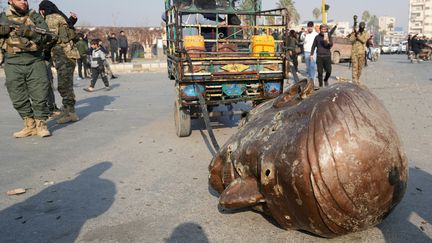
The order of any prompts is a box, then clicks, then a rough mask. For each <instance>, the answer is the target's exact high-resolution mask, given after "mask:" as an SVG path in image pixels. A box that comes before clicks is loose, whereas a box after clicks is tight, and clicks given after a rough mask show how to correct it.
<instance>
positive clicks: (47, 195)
mask: <svg viewBox="0 0 432 243" xmlns="http://www.w3.org/2000/svg"><path fill="white" fill-rule="evenodd" d="M111 167H112V163H111V162H102V163H99V164H96V165H94V166H92V167H90V168H88V169H86V170H84V171H81V172H80V174H79V175H78V176H77V177H76V178H75V179H73V180H69V181H65V182H61V183H59V184H55V185H53V186H50V187H48V188H46V189H44V190H43V191H41V192H40V193H38V194H36V195H34V196H32V197H30V198H28V199H26V200H25V201H23V202H20V203H17V204H15V205H13V206H11V207H9V208H6V209H4V210H3V211H1V212H0V242H66V243H68V242H75V240H76V238H77V237H78V235H79V233H80V230H81V228H82V226H83V225H84V224H85V223H86V221H87V220H89V219H92V218H96V217H98V216H100V215H102V214H103V213H105V212H106V211H107V210H108V209H109V208H110V207H111V205H112V204H113V202H114V196H115V194H116V187H115V184H114V183H113V182H111V181H109V180H106V179H102V178H100V176H101V175H102V174H103V173H104V172H105V171H107V170H109V169H110V168H111Z"/></svg>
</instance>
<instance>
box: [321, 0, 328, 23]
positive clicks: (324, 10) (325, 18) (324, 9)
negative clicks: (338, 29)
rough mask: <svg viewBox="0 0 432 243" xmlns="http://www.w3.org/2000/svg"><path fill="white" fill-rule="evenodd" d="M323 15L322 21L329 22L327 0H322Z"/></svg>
mask: <svg viewBox="0 0 432 243" xmlns="http://www.w3.org/2000/svg"><path fill="white" fill-rule="evenodd" d="M321 13H322V14H321V16H322V23H323V24H327V10H326V1H325V0H322V8H321Z"/></svg>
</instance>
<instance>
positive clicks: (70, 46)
mask: <svg viewBox="0 0 432 243" xmlns="http://www.w3.org/2000/svg"><path fill="white" fill-rule="evenodd" d="M39 12H40V13H41V14H42V16H43V17H44V18H45V21H46V22H47V24H48V27H49V28H50V30H51V31H52V32H54V33H55V34H56V35H57V36H58V38H57V39H56V40H55V44H54V46H53V48H52V51H51V53H52V58H53V61H54V65H55V68H56V69H57V73H58V78H57V80H58V91H59V93H60V95H61V97H62V98H63V102H62V103H63V107H64V110H63V115H62V117H61V118H59V119H58V120H57V123H59V124H64V123H68V122H76V121H78V120H79V117H78V115H77V114H76V113H75V103H76V101H75V93H74V90H73V74H74V71H75V66H76V60H77V59H79V58H80V56H79V53H78V50H77V48H76V46H75V44H74V40H75V39H76V38H77V36H76V32H75V29H74V27H73V26H74V24H75V23H76V18H75V19H74V20H72V19H70V18H68V17H66V15H65V14H64V13H63V12H61V11H60V10H59V9H58V8H57V6H56V5H55V4H54V3H52V2H51V1H48V0H43V1H42V2H41V3H40V4H39Z"/></svg>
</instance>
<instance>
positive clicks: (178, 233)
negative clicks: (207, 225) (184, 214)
mask: <svg viewBox="0 0 432 243" xmlns="http://www.w3.org/2000/svg"><path fill="white" fill-rule="evenodd" d="M165 242H166V243H174V242H175V243H177V242H201V243H207V242H209V240H208V237H207V235H206V233H205V232H204V230H203V228H202V227H201V226H200V225H199V224H196V223H184V224H181V225H179V226H177V227H176V228H175V229H174V231H173V232H172V234H171V236H170V238H169V239H166V240H165Z"/></svg>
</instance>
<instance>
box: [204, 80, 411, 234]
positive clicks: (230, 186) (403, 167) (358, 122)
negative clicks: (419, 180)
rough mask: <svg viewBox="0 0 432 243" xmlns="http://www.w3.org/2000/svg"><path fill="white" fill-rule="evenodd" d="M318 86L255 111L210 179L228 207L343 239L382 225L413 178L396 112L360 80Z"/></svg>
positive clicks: (302, 87)
mask: <svg viewBox="0 0 432 243" xmlns="http://www.w3.org/2000/svg"><path fill="white" fill-rule="evenodd" d="M312 91H313V83H311V82H310V81H309V82H308V81H306V80H304V81H301V82H300V83H299V84H297V85H295V86H293V87H291V89H290V90H288V91H287V92H285V93H284V94H282V95H281V96H280V97H278V98H276V99H275V100H271V101H268V102H266V103H264V104H262V105H260V106H258V107H256V108H255V109H254V110H252V111H251V112H250V114H249V115H248V116H247V117H246V118H245V119H244V120H243V121H242V122H241V124H240V129H239V132H238V133H237V134H235V135H233V136H232V137H231V138H230V139H229V140H228V142H227V143H226V144H225V145H224V146H223V147H222V148H221V150H220V151H219V152H218V153H217V154H216V156H215V157H214V158H213V160H212V162H211V164H210V166H209V171H210V178H209V182H210V185H211V186H212V187H213V188H214V189H215V190H216V191H218V192H219V193H221V195H220V201H219V202H220V205H221V206H222V207H225V208H229V209H240V208H245V207H254V208H255V209H257V210H260V211H263V212H265V213H267V214H269V215H271V216H272V217H273V218H274V219H275V220H276V221H277V222H278V223H279V224H280V225H281V226H282V227H283V228H286V229H301V230H306V231H309V232H312V233H314V234H317V235H320V236H323V237H335V236H339V235H344V234H348V233H351V232H356V231H360V230H363V229H366V228H369V227H372V226H375V225H377V224H378V223H380V222H381V221H382V220H383V219H384V218H385V217H386V216H387V215H388V214H389V213H390V212H391V211H392V209H393V208H394V207H395V206H396V205H397V204H398V203H399V202H400V201H401V199H402V197H403V195H404V193H405V189H406V183H407V177H408V165H407V159H406V156H405V153H404V150H403V148H402V146H401V143H400V140H399V137H398V135H397V133H396V129H395V127H394V125H393V123H392V121H391V118H390V115H389V113H388V112H387V111H386V109H385V108H384V106H383V105H382V104H381V102H380V101H379V100H378V99H377V97H376V96H374V95H373V94H372V93H371V92H370V91H369V90H368V89H367V88H365V87H360V86H358V85H356V84H351V83H338V84H334V85H332V86H330V87H328V88H325V89H322V90H321V91H320V92H317V93H315V94H313V93H312Z"/></svg>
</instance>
